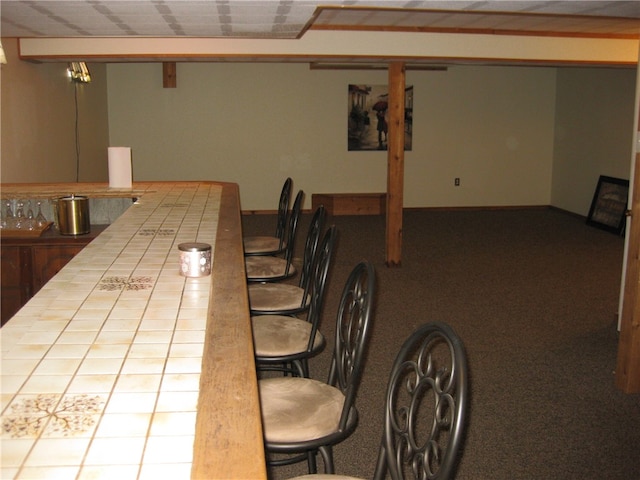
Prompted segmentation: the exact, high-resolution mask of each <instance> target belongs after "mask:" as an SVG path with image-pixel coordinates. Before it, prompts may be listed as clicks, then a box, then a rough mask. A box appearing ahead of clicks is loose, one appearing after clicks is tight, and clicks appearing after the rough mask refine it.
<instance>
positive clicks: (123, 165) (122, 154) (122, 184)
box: [109, 147, 132, 188]
mask: <svg viewBox="0 0 640 480" xmlns="http://www.w3.org/2000/svg"><path fill="white" fill-rule="evenodd" d="M131 186H132V175H131V148H130V147H109V188H131Z"/></svg>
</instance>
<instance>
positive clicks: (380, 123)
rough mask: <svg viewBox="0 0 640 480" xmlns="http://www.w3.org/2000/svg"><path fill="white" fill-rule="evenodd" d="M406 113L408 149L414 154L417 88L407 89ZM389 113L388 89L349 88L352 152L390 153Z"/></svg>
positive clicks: (385, 87)
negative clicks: (388, 149) (414, 110)
mask: <svg viewBox="0 0 640 480" xmlns="http://www.w3.org/2000/svg"><path fill="white" fill-rule="evenodd" d="M404 109H405V132H404V149H405V150H411V146H412V145H411V144H412V133H413V86H407V87H406V88H405V95H404ZM388 110H389V87H388V85H355V84H350V85H349V98H348V121H347V125H348V127H347V130H348V132H347V133H348V145H349V151H354V150H386V149H387V134H388V132H389V125H388V119H389V117H388Z"/></svg>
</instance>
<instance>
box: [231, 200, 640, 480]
mask: <svg viewBox="0 0 640 480" xmlns="http://www.w3.org/2000/svg"><path fill="white" fill-rule="evenodd" d="M310 217H311V214H305V215H303V217H302V219H301V221H300V229H299V234H298V238H297V242H296V244H297V246H296V254H297V255H300V256H301V255H302V250H303V242H304V237H305V236H306V231H307V225H308V223H309V219H310ZM328 223H330V224H335V225H337V226H338V229H339V232H340V235H339V241H338V245H337V250H336V256H335V258H334V264H333V267H332V271H331V276H330V279H329V286H328V293H327V297H326V301H325V309H324V315H323V320H322V324H321V327H320V328H321V331H322V332H323V334H324V335H325V336H327V337H328V340H329V348H326V349H325V351H324V352H323V353H322V354H320V355H319V356H318V357H316V358H315V359H313V361H312V363H311V374H312V376H313V377H315V378H320V379H325V378H326V375H327V371H328V362H329V355H330V353H331V350H332V349H331V343H330V342H332V341H333V329H334V326H335V312H336V309H337V304H338V301H339V297H340V292H341V290H342V286H343V284H344V282H345V280H346V278H347V276H348V274H349V272H350V270H351V269H352V268H353V266H355V265H356V263H357V262H358V261H360V260H361V259H368V260H370V261H372V262H373V263H374V264H375V266H376V272H377V280H378V295H377V299H376V310H375V320H374V323H375V327H374V330H373V335H372V338H371V342H370V345H369V350H368V357H367V363H366V366H365V371H364V375H363V380H362V383H361V387H360V390H359V395H358V400H357V405H358V409H359V411H360V424H359V426H358V429H357V430H356V432H355V433H354V434H353V435H352V436H351V437H350V438H349V439H348V440H346V441H345V442H343V443H342V444H340V445H338V446H337V447H336V448H335V449H334V455H335V461H336V470H337V472H338V473H343V474H348V475H354V476H360V477H363V478H371V476H372V474H373V470H374V468H375V460H376V455H377V451H378V445H379V439H380V435H381V432H382V407H383V395H384V389H385V386H386V382H387V377H388V372H389V368H390V365H391V362H392V360H393V358H394V356H395V354H396V352H397V350H398V348H399V346H400V344H401V343H402V342H403V340H404V339H405V338H406V337H407V336H408V335H409V334H410V333H411V332H412V331H413V330H414V329H415V328H416V327H417V326H418V325H420V324H422V323H424V322H428V321H431V320H440V321H444V322H447V323H449V324H450V325H451V326H453V328H454V329H455V330H456V331H457V333H458V334H459V335H460V336H461V338H462V339H463V341H464V343H465V346H466V349H467V354H468V359H469V366H470V378H471V393H472V395H471V403H470V404H471V408H470V412H469V422H468V425H467V435H466V441H465V446H464V450H463V452H462V456H461V460H460V464H459V468H458V475H457V477H456V478H458V479H473V480H475V479H497V480H501V479H504V480H507V479H509V480H513V479H578V478H579V479H596V478H597V479H602V478H604V479H621V480H622V479H624V480H628V479H640V453H639V452H640V395H625V394H623V393H621V392H620V391H618V390H617V389H616V388H615V386H614V370H615V364H616V352H617V347H618V333H617V328H616V322H617V311H618V295H619V289H620V278H621V271H622V255H623V239H622V238H621V237H618V236H616V235H614V234H611V233H608V232H605V231H601V230H598V229H595V228H593V227H590V226H587V225H585V222H584V219H582V218H580V217H576V216H573V215H568V214H566V213H564V212H560V211H557V210H553V209H523V210H453V211H437V210H433V211H431V210H428V211H407V212H405V215H404V222H403V227H404V228H403V230H404V239H403V249H402V266H401V267H397V268H388V267H386V266H385V264H384V256H385V243H384V235H385V219H384V217H383V216H333V217H329V219H328ZM243 228H244V234H245V235H252V234H257V233H265V232H271V231H272V230H273V229H274V228H275V216H274V215H252V216H245V217H243ZM319 465H320V466H321V465H322V464H321V462H320V463H319ZM321 468H322V467H321ZM305 469H306V465H305V464H298V465H295V466H289V467H281V468H277V469H272V470H270V472H269V473H270V476H271V478H273V479H275V480H279V479H282V478H287V477H290V476H293V475H298V474H302V473H305Z"/></svg>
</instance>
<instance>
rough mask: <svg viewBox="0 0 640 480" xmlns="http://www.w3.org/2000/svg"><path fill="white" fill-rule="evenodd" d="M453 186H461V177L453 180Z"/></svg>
mask: <svg viewBox="0 0 640 480" xmlns="http://www.w3.org/2000/svg"><path fill="white" fill-rule="evenodd" d="M453 184H454V185H455V186H456V187H459V186H460V178H459V177H456V178H454V179H453Z"/></svg>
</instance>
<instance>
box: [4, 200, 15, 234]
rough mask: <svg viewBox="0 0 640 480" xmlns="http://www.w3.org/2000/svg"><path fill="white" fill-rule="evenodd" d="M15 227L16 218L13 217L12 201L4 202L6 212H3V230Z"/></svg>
mask: <svg viewBox="0 0 640 480" xmlns="http://www.w3.org/2000/svg"><path fill="white" fill-rule="evenodd" d="M14 226H15V218H14V217H13V208H12V207H11V200H5V201H4V210H3V211H2V228H13V227H14Z"/></svg>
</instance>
